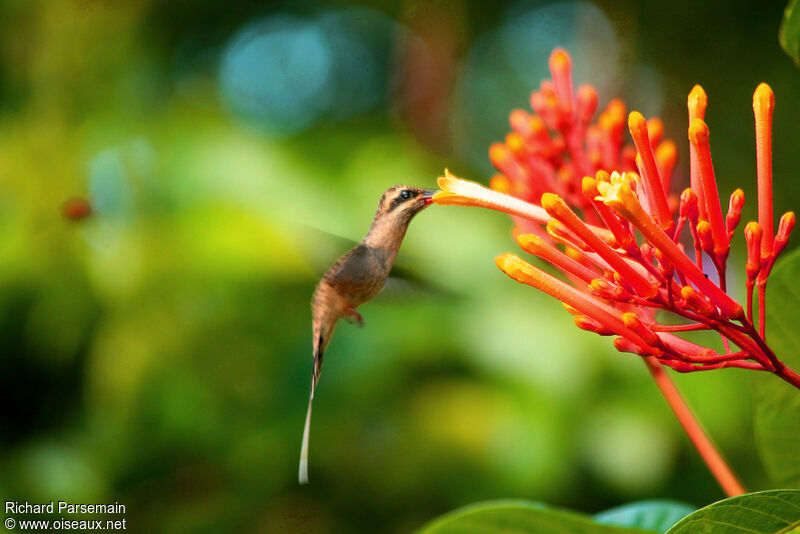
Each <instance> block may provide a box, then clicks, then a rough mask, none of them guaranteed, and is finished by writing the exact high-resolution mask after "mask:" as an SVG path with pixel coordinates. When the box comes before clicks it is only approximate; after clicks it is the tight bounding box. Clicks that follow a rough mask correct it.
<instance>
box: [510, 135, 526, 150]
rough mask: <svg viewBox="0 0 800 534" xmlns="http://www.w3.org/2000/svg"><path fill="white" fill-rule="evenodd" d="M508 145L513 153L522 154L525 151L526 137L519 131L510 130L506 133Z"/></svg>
mask: <svg viewBox="0 0 800 534" xmlns="http://www.w3.org/2000/svg"><path fill="white" fill-rule="evenodd" d="M506 146H507V147H508V149H509V150H510V151H511V153H512V154H522V153H524V152H525V139H524V138H523V137H522V136H521V135H520V134H518V133H517V132H510V133H509V134H508V135H506Z"/></svg>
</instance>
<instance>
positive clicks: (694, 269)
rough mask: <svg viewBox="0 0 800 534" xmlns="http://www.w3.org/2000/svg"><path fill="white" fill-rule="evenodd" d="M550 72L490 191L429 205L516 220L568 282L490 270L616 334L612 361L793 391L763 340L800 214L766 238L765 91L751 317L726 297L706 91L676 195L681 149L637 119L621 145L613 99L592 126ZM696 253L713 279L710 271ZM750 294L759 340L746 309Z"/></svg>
mask: <svg viewBox="0 0 800 534" xmlns="http://www.w3.org/2000/svg"><path fill="white" fill-rule="evenodd" d="M550 70H551V73H552V76H553V79H552V80H547V81H544V82H542V84H541V87H540V89H539V90H538V91H534V92H533V94H532V95H531V107H532V108H533V110H534V112H535V113H529V112H527V111H523V110H515V111H513V112H512V113H511V115H510V123H511V129H512V132H511V133H509V134H508V136H507V137H506V140H505V143H497V144H495V145H493V146H492V147H491V148H490V150H489V154H490V158H491V160H492V163H493V164H494V166H495V167H496V168H497V169H498V171H499V172H500V173H501V174H498V175H496V176H495V177H493V178H492V180H491V189H487V188H484V187H483V186H480V185H478V184H476V183H474V182H468V181H465V180H461V179H458V178H456V177H454V176H452V175H451V174H449V173H446V176H444V177H442V178H440V179H439V186H440V188H441V189H442V191H441V192H439V193H437V194H436V196H435V197H434V202H437V203H439V204H460V205H472V206H484V207H489V208H492V209H496V210H500V211H504V212H506V213H509V214H511V215H512V217H513V219H514V221H515V223H516V225H515V229H514V236H515V237H516V240H517V242H518V243H519V245H520V247H521V248H522V249H523V250H525V251H526V252H528V253H530V254H533V255H535V256H538V257H540V258H542V259H544V260H545V261H547V262H548V263H550V264H551V265H553V266H554V267H555V268H557V269H558V270H559V271H560V272H561V273H562V274H563V275H564V279H565V280H566V281H565V280H564V279H561V278H559V277H556V276H552V275H550V274H548V273H547V272H545V271H543V270H541V269H539V268H537V267H535V266H533V265H531V264H530V263H528V262H527V261H525V260H523V259H522V258H520V257H519V256H517V255H515V254H511V253H506V254H502V255H500V256H498V257H497V258H496V260H495V262H496V264H497V266H498V267H499V268H500V269H501V270H503V271H504V272H505V273H506V274H508V275H509V276H510V277H512V278H514V279H515V280H517V281H519V282H522V283H525V284H529V285H531V286H533V287H535V288H537V289H540V290H542V291H544V292H545V293H548V294H549V295H551V296H553V297H555V298H557V299H558V300H560V301H561V302H562V303H563V304H564V306H565V307H566V308H567V310H568V311H569V312H570V313H571V314H572V315H573V316H574V320H575V323H576V325H577V326H578V327H580V328H582V329H584V330H589V331H592V332H596V333H598V334H601V335H613V336H617V337H616V338H615V340H614V345H615V346H616V347H617V349H619V350H620V351H624V352H632V353H636V354H639V355H642V356H646V357H654V358H656V359H657V360H658V361H659V362H661V363H663V364H664V365H667V366H669V367H671V368H673V369H675V370H677V371H680V372H689V371H697V370H708V369H717V368H723V367H739V368H746V369H756V370H766V371H770V372H773V373H775V374H777V375H779V376H781V377H782V378H783V379H785V380H787V381H789V382H792V383H793V384H794V385H796V386H798V387H800V375H798V374H797V373H795V372H794V371H792V370H791V369H788V368H786V367H785V366H784V365H783V363H782V362H781V361H780V360H779V359H778V358H777V357H776V356H775V354H774V353H773V352H772V351H771V350H770V348H769V347H768V345H767V344H766V342H765V328H764V327H765V325H764V315H765V314H764V298H765V288H766V283H767V277H768V276H769V273H770V270H771V269H772V266H773V264H774V262H775V259H776V257H777V256H778V255H779V254H780V252H781V251H782V250H783V249H784V247H785V246H786V243H787V240H788V238H789V234H790V233H791V231H792V228H793V227H794V225H795V216H794V213H791V212H789V213H786V214H784V215H783V216H782V217H781V219H780V222H779V224H778V230H777V232H775V233H774V234H773V230H774V226H773V216H772V168H771V135H772V112H773V108H774V96H773V94H772V91H771V89H770V88H769V87H768V86H767V85H766V84H761V85H759V86H758V88H757V89H756V91H755V94H754V95H753V110H754V114H755V125H756V159H757V177H758V221H757V222H755V221H753V222H749V223H747V224H746V225H745V227H744V235H745V239H746V243H747V264H746V273H747V282H746V284H747V286H746V287H747V306H746V309H745V308H743V306H742V305H741V304H739V303H738V302H737V301H736V300H734V299H733V298H732V297H731V296H730V295H729V294H728V293H727V288H726V266H727V260H728V254H729V251H730V244H731V238H732V236H733V235H734V232H735V230H736V228H737V226H738V224H739V222H740V218H741V211H742V207H743V205H744V201H745V199H744V193H743V192H742V191H741V190H739V189H737V190H736V191H734V192H733V193H732V194H731V196H730V202H729V204H728V210H727V213H726V214H725V215H723V212H722V206H721V205H720V200H719V193H718V190H717V183H716V179H715V176H714V167H713V164H712V160H711V149H710V145H709V131H708V127H707V126H706V124H705V122H704V121H703V118H704V115H705V109H706V104H707V98H706V95H705V93H704V91H703V89H702V88H701V87H700V86H695V87H694V88H693V89H692V91H691V93H690V94H689V98H688V109H689V129H688V137H689V145H690V176H691V187H689V188H687V189H684V190H683V192H682V193H680V195H674V194H671V193H670V190H671V175H672V170H673V167H674V166H675V163H676V159H677V149H676V146H675V143H673V142H672V141H670V140H662V133H663V125H662V123H661V121H660V120H659V119H655V118H654V119H650V120H645V118H644V117H643V116H642V114H641V113H639V112H637V111H633V112H631V113H630V114H628V115H627V128H628V131H629V132H630V135H631V138H632V140H633V145H630V144H625V141H624V130H625V126H626V110H625V104H624V103H623V102H622V101H620V100H612V101H611V102H610V103H609V104H608V105H607V106H606V108H605V109H604V110H603V111H602V112H601V113H600V114H599V116H598V117H597V120H596V121H594V122H593V120H594V117H595V114H596V110H597V102H598V97H597V93H596V91H595V90H594V88H592V87H591V86H588V85H584V86H582V87H579V88H578V90H577V91H574V90H573V85H572V76H571V68H570V58H569V55H568V54H567V53H566V52H565V51H563V50H555V51H554V52H553V54H552V55H551V57H550ZM683 241H685V242H686V246H684V243H683ZM687 249H689V252H688V253H687ZM703 255H705V256H707V257H708V258H709V260H710V265H713V269H714V270H715V271H716V275H715V276H712V277H709V275H708V274H707V273H706V272H704V263H703ZM715 280H716V282H715ZM756 288H757V290H758V306H759V308H758V309H759V318H758V322H757V324H758V329H756V327H755V324H756V321H755V319H754V317H753V306H752V302H753V292H754V289H756ZM660 311H661V312H669V313H671V314H673V315H674V316H678V317H679V318H681V319H680V320H679V321H677V322H678V323H680V324H675V323H676V321H670V322H669V324H667V323H665V322H662V321H660V320H659V319H661V318H663V315H659V314H658V312H660ZM695 330H714V331H716V332H718V333H719V334H720V335H721V337H722V340H723V343H724V347H725V350H724V351H722V352H718V351H716V350H714V349H712V348H710V347H705V346H701V345H698V344H695V343H692V342H690V341H688V340H686V339H684V338H683V337H681V336H680V335H679V334H681V333H683V332H689V331H695ZM731 347H733V348H731Z"/></svg>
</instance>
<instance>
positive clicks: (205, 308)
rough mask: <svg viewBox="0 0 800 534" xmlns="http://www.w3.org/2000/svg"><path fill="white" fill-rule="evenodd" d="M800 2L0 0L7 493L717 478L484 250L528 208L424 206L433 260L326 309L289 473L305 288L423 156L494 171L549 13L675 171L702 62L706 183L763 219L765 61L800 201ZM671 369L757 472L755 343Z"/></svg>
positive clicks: (536, 69) (685, 485)
mask: <svg viewBox="0 0 800 534" xmlns="http://www.w3.org/2000/svg"><path fill="white" fill-rule="evenodd" d="M784 7H785V2H783V1H767V2H758V3H756V2H753V3H749V2H699V3H698V2H690V1H689V0H672V1H669V2H652V3H648V2H643V3H640V2H635V1H633V0H599V1H597V2H588V1H563V2H537V1H530V0H498V1H495V2H491V3H484V2H477V1H459V0H442V1H433V2H428V1H425V0H407V1H389V0H380V1H373V2H371V1H354V2H344V1H342V2H330V3H323V2H314V1H311V0H309V1H305V2H297V3H289V2H286V3H274V2H262V1H255V0H240V1H238V2H230V1H219V0H192V1H188V0H172V1H161V0H127V1H118V2H110V1H102V0H47V1H45V0H4V1H3V2H2V3H0V398H2V408H0V498H1V499H0V500H3V501H5V500H17V501H26V500H27V501H29V502H49V501H50V500H51V499H56V500H59V499H61V500H68V501H72V502H82V503H96V502H97V503H99V502H114V501H118V502H120V503H123V504H125V505H126V506H127V513H126V518H127V520H128V523H127V524H128V530H133V531H141V532H144V531H147V532H177V533H180V532H321V533H340V532H344V533H349V532H353V533H356V532H389V533H400V532H409V531H411V530H413V529H415V528H417V527H418V526H420V525H421V524H423V523H424V522H425V521H427V520H429V519H431V518H433V517H435V516H437V515H439V514H441V513H443V512H446V511H448V510H451V509H452V508H455V507H458V506H461V505H464V504H468V503H471V502H474V501H478V500H484V499H494V498H506V497H512V498H525V499H531V500H538V501H545V502H547V503H550V504H552V505H556V506H562V507H569V508H573V509H576V510H579V511H583V512H587V513H592V512H597V511H600V510H603V509H605V508H609V507H611V506H614V505H617V504H620V503H622V502H625V501H629V500H634V499H644V498H654V497H665V498H673V499H678V500H682V501H686V502H688V503H691V504H694V505H698V506H700V505H704V504H707V503H709V502H711V501H714V500H717V499H719V498H721V497H723V495H722V493H721V491H720V490H719V488H718V487H717V485H716V483H715V482H714V480H713V479H712V478H711V476H710V475H709V474H708V472H707V471H706V469H705V468H704V466H703V465H702V464H701V462H700V460H699V459H698V456H697V455H696V453H695V452H694V451H693V449H691V447H690V446H689V444H688V441H687V440H686V438H685V437H684V435H683V434H682V432H681V430H680V428H679V427H678V425H677V424H676V423H675V421H673V419H672V416H671V414H670V412H669V411H668V409H667V407H666V405H665V403H664V401H663V400H662V399H661V397H660V395H659V393H658V391H657V390H656V389H655V387H653V385H652V384H651V382H650V378H649V375H648V373H647V372H646V370H645V367H644V366H643V365H642V364H641V363H640V362H638V361H637V359H636V357H634V356H632V355H630V354H620V353H617V352H616V351H615V350H614V349H613V348H612V346H611V342H610V340H609V339H608V338H600V337H598V336H595V335H593V334H588V333H585V332H582V331H579V330H577V329H576V328H575V327H574V326H573V324H572V321H571V318H570V316H569V315H568V314H567V313H565V312H564V310H563V308H562V307H561V305H560V304H559V303H557V302H555V301H554V300H552V299H549V298H548V297H545V296H543V295H541V294H539V293H537V292H535V291H534V290H533V289H531V288H528V287H525V286H522V285H519V284H516V283H514V282H513V281H511V280H510V279H508V278H507V277H506V276H505V275H503V274H502V273H501V272H500V271H498V270H497V269H496V268H495V266H494V264H493V258H494V257H495V255H497V254H499V253H501V252H505V251H509V250H512V251H513V250H515V245H514V243H513V241H512V239H511V238H510V235H509V230H510V228H511V223H510V221H509V220H508V219H507V218H506V217H504V216H503V215H501V214H498V213H494V212H489V211H485V210H476V209H472V208H456V207H439V206H434V207H432V208H430V209H428V210H426V211H425V212H423V213H422V214H420V215H419V216H418V217H417V218H416V219H415V220H414V222H413V224H412V225H411V227H410V230H409V232H408V235H407V238H406V241H405V243H404V245H403V248H402V251H401V258H400V260H399V261H400V262H401V263H402V264H403V265H404V266H405V267H406V268H408V269H410V270H411V271H413V272H414V273H415V274H416V275H417V276H418V277H419V278H420V279H422V280H423V281H424V283H422V284H417V286H422V289H417V288H414V287H409V288H407V290H406V291H401V292H397V293H392V294H390V295H385V296H381V297H379V298H378V299H376V301H374V302H372V303H369V304H367V305H365V306H364V307H363V308H361V310H360V311H361V313H362V315H363V317H364V319H365V322H366V328H364V329H363V330H359V329H358V328H355V327H353V326H351V325H348V324H346V323H345V324H342V325H340V326H339V328H338V330H337V333H336V336H335V337H334V340H333V342H332V343H331V346H330V347H329V351H328V353H327V354H326V366H325V371H324V373H323V376H322V380H321V382H320V388H319V390H318V394H317V398H316V403H315V411H314V422H313V425H312V438H311V457H310V477H311V484H310V485H309V486H305V487H300V486H298V484H297V460H298V455H299V446H300V437H301V433H302V424H303V417H304V415H305V409H306V402H307V395H308V383H309V376H310V371H311V326H310V310H309V301H310V297H311V293H312V291H313V289H314V285H315V283H316V281H317V280H318V279H319V276H321V274H322V273H323V272H324V271H325V270H326V268H327V267H328V265H330V264H331V263H332V262H333V261H334V260H335V259H336V258H337V257H338V256H339V255H340V254H341V253H343V252H344V251H345V250H347V249H348V248H349V247H350V246H351V242H352V241H358V240H360V239H361V237H362V236H363V234H364V233H365V232H366V230H367V228H368V226H369V223H370V220H371V218H372V215H373V213H374V210H375V208H376V204H377V201H378V198H379V196H380V194H381V193H382V192H383V191H384V190H385V189H386V188H387V187H389V186H391V185H394V184H409V185H415V186H421V187H433V186H434V185H435V179H436V177H437V176H438V175H439V174H441V172H442V171H443V169H444V167H445V166H447V167H449V168H450V169H451V170H452V171H453V172H454V173H456V174H457V175H459V176H464V177H467V178H471V179H474V180H479V181H483V182H487V181H488V178H489V176H490V175H491V169H490V166H489V162H488V157H487V150H488V145H489V143H490V142H492V141H496V140H501V139H502V138H503V136H504V135H505V133H506V131H507V130H508V125H507V117H508V112H509V111H510V110H511V109H512V108H514V107H523V108H527V101H528V95H529V93H530V91H531V90H532V89H533V88H535V87H536V86H537V85H538V83H539V82H540V80H541V79H542V78H545V77H549V73H548V71H547V59H548V55H549V53H550V51H551V50H552V48H553V47H554V46H563V47H566V48H567V49H568V50H569V51H570V53H571V54H572V57H573V65H574V72H575V73H574V78H575V82H576V84H579V83H592V84H594V85H595V86H596V87H597V88H598V91H599V93H600V104H601V106H603V105H605V103H606V102H607V101H608V100H610V99H611V98H613V97H618V96H621V97H624V98H625V99H626V101H627V103H628V104H629V107H630V108H633V109H638V110H640V111H642V112H643V113H644V114H645V115H646V116H652V115H659V116H661V117H662V118H663V120H664V123H665V130H666V134H667V136H669V137H672V138H673V139H675V140H676V142H677V143H678V146H679V150H680V159H679V165H678V171H677V175H676V177H675V179H674V181H673V183H676V184H677V185H676V188H677V187H681V188H682V187H684V186H685V185H686V184H687V182H688V178H687V176H688V173H687V168H688V164H687V160H688V158H687V145H688V143H687V140H686V127H687V124H686V123H687V121H686V111H685V105H686V95H687V94H688V92H689V90H690V89H691V87H692V85H693V84H695V83H700V84H701V85H703V87H704V88H705V90H706V92H707V93H708V95H709V108H708V113H707V116H706V118H707V122H708V123H709V125H710V128H711V132H712V153H713V155H714V162H715V165H716V171H717V176H718V179H719V181H720V191H721V194H722V195H723V198H724V199H727V196H728V195H729V194H730V192H731V191H732V190H733V189H734V188H735V187H741V188H743V189H744V190H745V193H746V195H747V198H748V204H747V205H746V206H745V214H744V220H745V221H747V220H750V219H753V218H754V217H755V209H754V205H755V156H754V145H755V143H754V135H753V118H752V109H751V98H752V91H753V90H754V89H755V87H756V85H757V84H758V83H759V82H761V81H766V82H768V83H769V84H771V86H772V87H773V89H774V90H775V93H776V112H775V119H774V120H775V134H774V169H775V190H776V195H775V198H776V200H775V202H776V212H778V213H782V212H783V211H786V210H789V209H797V208H798V206H800V189H798V188H796V187H794V186H795V182H794V180H796V177H797V176H798V174H800V160H798V156H797V142H798V134H799V133H800V132H798V129H797V124H800V106H797V105H796V102H797V99H798V96H799V95H800V73H798V70H796V69H795V67H794V66H793V65H792V62H791V60H790V59H789V58H788V57H786V56H785V55H784V54H783V52H782V51H781V50H780V48H779V46H778V42H777V31H778V27H779V24H780V20H781V15H782V12H783V8H784ZM676 190H677V189H676ZM724 202H727V200H724ZM737 239H740V238H737ZM793 244H794V243H791V244H790V246H792V245H793ZM743 245H744V243H743V240H741V241H740V242H737V243H735V244H734V252H733V256H732V259H731V261H730V262H729V265H730V267H729V269H732V272H731V274H730V276H731V279H732V283H731V286H732V287H734V288H736V289H735V290H734V292H738V293H737V295H739V296H741V294H742V293H743V280H742V277H743V266H744V257H743V256H742V252H743V249H744V246H743ZM675 378H676V380H677V381H678V382H679V384H680V386H681V388H682V389H683V390H684V391H685V393H686V395H687V396H688V398H689V400H690V402H691V403H692V405H693V406H694V407H695V409H696V411H697V412H698V413H699V415H700V417H701V419H702V420H703V421H704V423H705V425H706V426H707V427H708V429H709V431H710V432H711V434H712V435H713V436H714V438H715V439H716V440H717V441H718V443H719V445H720V446H721V448H722V450H723V451H724V452H725V454H726V455H727V456H728V457H729V459H730V460H731V462H732V464H733V466H734V468H735V469H736V470H737V471H738V472H739V473H740V475H741V476H742V477H743V479H744V480H745V483H746V485H747V486H748V487H749V488H750V489H752V490H758V489H764V488H767V487H768V484H769V483H768V481H767V480H766V477H765V475H764V473H763V470H762V468H761V466H760V463H759V461H758V459H757V455H756V452H755V450H754V445H753V438H752V431H751V420H750V417H751V406H750V391H749V381H750V380H749V379H750V377H749V375H748V373H747V372H744V371H735V370H725V371H720V372H713V373H705V374H703V373H701V374H696V375H692V376H677V377H675Z"/></svg>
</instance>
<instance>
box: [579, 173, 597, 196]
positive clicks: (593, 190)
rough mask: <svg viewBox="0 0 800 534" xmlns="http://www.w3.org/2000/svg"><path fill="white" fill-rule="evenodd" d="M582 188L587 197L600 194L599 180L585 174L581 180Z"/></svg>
mask: <svg viewBox="0 0 800 534" xmlns="http://www.w3.org/2000/svg"><path fill="white" fill-rule="evenodd" d="M581 190H582V191H583V195H584V196H585V197H586V198H594V197H596V196H597V195H598V191H597V180H595V179H594V178H592V177H591V176H584V177H583V181H582V182H581Z"/></svg>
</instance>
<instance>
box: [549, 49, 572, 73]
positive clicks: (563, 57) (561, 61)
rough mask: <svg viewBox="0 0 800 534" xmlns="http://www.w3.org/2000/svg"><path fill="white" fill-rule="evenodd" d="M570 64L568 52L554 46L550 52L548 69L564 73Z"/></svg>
mask: <svg viewBox="0 0 800 534" xmlns="http://www.w3.org/2000/svg"><path fill="white" fill-rule="evenodd" d="M571 65H572V60H571V58H570V57H569V53H567V51H566V50H564V49H563V48H556V49H555V50H553V53H552V54H550V70H551V71H552V72H558V73H566V72H569V69H570V67H571Z"/></svg>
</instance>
